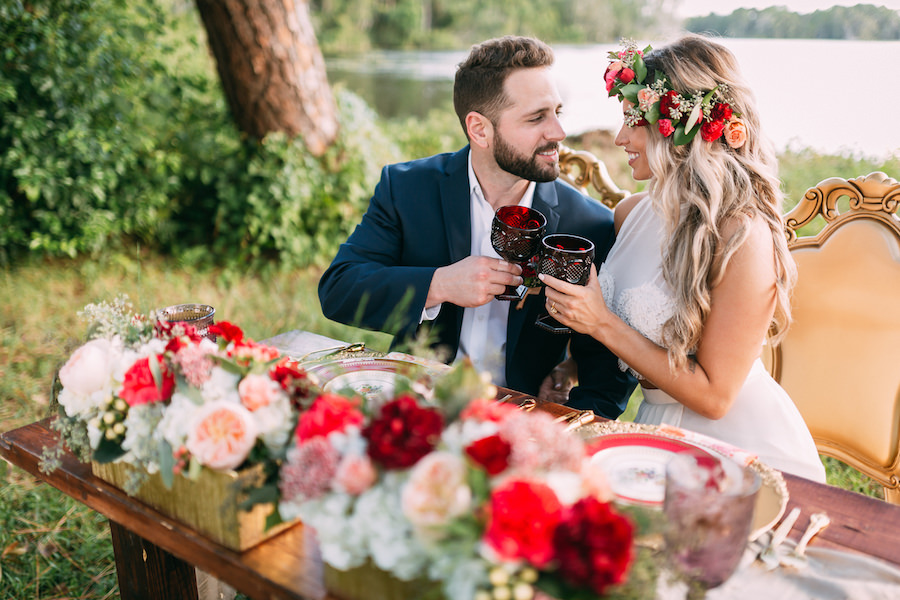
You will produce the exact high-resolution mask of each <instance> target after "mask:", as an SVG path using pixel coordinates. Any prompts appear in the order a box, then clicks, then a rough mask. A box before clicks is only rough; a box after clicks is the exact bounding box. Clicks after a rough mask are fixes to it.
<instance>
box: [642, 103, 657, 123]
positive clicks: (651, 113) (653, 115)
mask: <svg viewBox="0 0 900 600" xmlns="http://www.w3.org/2000/svg"><path fill="white" fill-rule="evenodd" d="M644 118H645V119H646V120H647V122H648V123H650V124H653V123H656V122H657V121H659V102H656V103H654V104H653V106H651V107H650V110H648V111H647V112H645V113H644Z"/></svg>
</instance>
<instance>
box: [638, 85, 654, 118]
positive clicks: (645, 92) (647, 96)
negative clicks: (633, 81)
mask: <svg viewBox="0 0 900 600" xmlns="http://www.w3.org/2000/svg"><path fill="white" fill-rule="evenodd" d="M637 98H638V106H639V107H640V108H641V110H642V111H644V112H647V111H648V110H650V109H651V108H652V107H653V105H654V104H656V103H657V102H659V94H657V93H656V92H654V91H653V90H652V89H650V88H648V87H645V88H642V89H640V90H638V93H637Z"/></svg>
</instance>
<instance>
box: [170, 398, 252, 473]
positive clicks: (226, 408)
mask: <svg viewBox="0 0 900 600" xmlns="http://www.w3.org/2000/svg"><path fill="white" fill-rule="evenodd" d="M255 443H256V425H255V424H254V422H253V416H252V415H251V414H250V411H248V410H247V409H246V408H244V407H243V406H241V405H239V404H233V403H231V402H210V403H208V404H205V405H203V406H201V407H200V408H199V409H197V411H196V412H195V413H194V416H193V419H192V420H191V424H190V426H189V427H188V436H187V442H186V444H185V445H186V446H187V449H188V450H189V451H190V453H191V454H192V455H193V456H194V457H195V458H196V459H197V460H198V461H200V463H201V464H203V465H206V466H207V467H210V468H211V469H220V470H222V469H236V468H237V467H238V466H240V464H241V463H242V462H244V460H245V459H246V458H247V455H248V454H250V450H252V449H253V445H254V444H255Z"/></svg>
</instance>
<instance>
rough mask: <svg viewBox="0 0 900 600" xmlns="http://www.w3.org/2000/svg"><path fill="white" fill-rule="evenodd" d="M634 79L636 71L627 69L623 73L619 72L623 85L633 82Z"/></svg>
mask: <svg viewBox="0 0 900 600" xmlns="http://www.w3.org/2000/svg"><path fill="white" fill-rule="evenodd" d="M632 79H634V71H632V70H631V69H629V68H628V67H625V68H624V69H622V70H621V71H619V81H621V82H622V83H631V80H632Z"/></svg>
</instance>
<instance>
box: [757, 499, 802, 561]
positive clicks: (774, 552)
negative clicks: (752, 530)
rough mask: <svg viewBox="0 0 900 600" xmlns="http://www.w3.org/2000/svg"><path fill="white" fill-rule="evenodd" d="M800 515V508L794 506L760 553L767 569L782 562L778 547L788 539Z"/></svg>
mask: <svg viewBox="0 0 900 600" xmlns="http://www.w3.org/2000/svg"><path fill="white" fill-rule="evenodd" d="M799 516H800V509H799V508H797V507H794V509H793V510H792V511H791V512H790V513H789V514H788V516H786V517H785V518H784V521H782V522H781V524H780V525H779V526H778V528H777V529H776V530H775V533H773V534H772V537H771V538H770V539H769V543H768V544H767V545H766V546H765V548H763V549H762V552H760V553H759V560H761V561H762V563H763V565H765V567H766V569H767V570H769V571H771V570H772V569H775V568H777V567H778V565H780V564H781V558H780V557H779V556H778V547H779V546H780V545H781V544H782V543H783V542H784V540H785V539H787V536H788V534H789V533H790V532H791V527H793V526H794V523H796V522H797V517H799Z"/></svg>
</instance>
